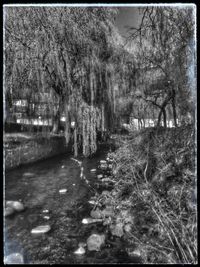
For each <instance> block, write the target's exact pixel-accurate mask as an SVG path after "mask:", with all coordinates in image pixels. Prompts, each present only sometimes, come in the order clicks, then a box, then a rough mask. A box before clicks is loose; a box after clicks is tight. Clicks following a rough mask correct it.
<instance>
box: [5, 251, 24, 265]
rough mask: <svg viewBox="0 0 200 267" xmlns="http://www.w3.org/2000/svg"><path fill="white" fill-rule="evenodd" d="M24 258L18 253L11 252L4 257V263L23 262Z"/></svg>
mask: <svg viewBox="0 0 200 267" xmlns="http://www.w3.org/2000/svg"><path fill="white" fill-rule="evenodd" d="M23 263H24V259H23V256H22V255H21V254H20V253H12V254H10V255H8V256H6V257H5V258H4V264H23Z"/></svg>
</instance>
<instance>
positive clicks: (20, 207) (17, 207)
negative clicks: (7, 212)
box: [6, 201, 24, 211]
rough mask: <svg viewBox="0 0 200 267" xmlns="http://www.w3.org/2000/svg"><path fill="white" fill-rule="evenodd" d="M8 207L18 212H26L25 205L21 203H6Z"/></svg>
mask: <svg viewBox="0 0 200 267" xmlns="http://www.w3.org/2000/svg"><path fill="white" fill-rule="evenodd" d="M6 206H8V207H10V208H13V209H14V210H16V211H23V210H24V205H23V204H22V203H21V202H19V201H6Z"/></svg>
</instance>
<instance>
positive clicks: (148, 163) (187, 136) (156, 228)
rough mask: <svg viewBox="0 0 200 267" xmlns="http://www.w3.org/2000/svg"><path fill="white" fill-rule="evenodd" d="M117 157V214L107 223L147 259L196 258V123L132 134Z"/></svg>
mask: <svg viewBox="0 0 200 267" xmlns="http://www.w3.org/2000/svg"><path fill="white" fill-rule="evenodd" d="M109 157H111V158H113V159H114V164H113V175H112V180H113V181H114V189H113V190H112V191H111V194H109V195H106V197H105V196H104V197H101V201H102V203H103V204H105V205H109V206H110V207H111V209H112V210H113V211H114V215H113V216H111V217H110V218H109V221H107V222H105V224H107V225H108V226H109V228H110V229H111V230H113V229H114V231H115V233H116V235H118V236H123V238H125V239H126V240H127V241H128V243H129V245H130V251H129V252H130V253H131V244H136V245H137V249H136V250H134V251H133V253H136V254H140V255H142V257H143V260H144V262H145V263H196V262H197V210H196V209H197V207H196V196H197V194H196V175H195V169H196V167H195V158H196V156H195V133H194V128H193V127H192V126H187V127H179V128H169V129H166V130H165V129H164V128H157V129H153V128H151V129H150V128H149V129H144V130H142V131H140V132H137V133H132V134H131V135H130V136H129V139H127V140H125V141H123V144H122V145H121V147H120V148H118V150H117V151H116V152H114V153H111V154H110V155H109Z"/></svg>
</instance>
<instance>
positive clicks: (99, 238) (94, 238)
mask: <svg viewBox="0 0 200 267" xmlns="http://www.w3.org/2000/svg"><path fill="white" fill-rule="evenodd" d="M104 244H105V235H104V234H102V235H99V234H92V235H91V236H90V237H89V238H88V239H87V248H88V250H89V251H100V248H101V246H102V245H104Z"/></svg>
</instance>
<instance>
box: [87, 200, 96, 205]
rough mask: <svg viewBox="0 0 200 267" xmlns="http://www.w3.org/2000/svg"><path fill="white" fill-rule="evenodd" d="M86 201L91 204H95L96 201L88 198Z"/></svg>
mask: <svg viewBox="0 0 200 267" xmlns="http://www.w3.org/2000/svg"><path fill="white" fill-rule="evenodd" d="M88 203H89V204H91V205H95V204H96V201H94V200H89V201H88Z"/></svg>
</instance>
